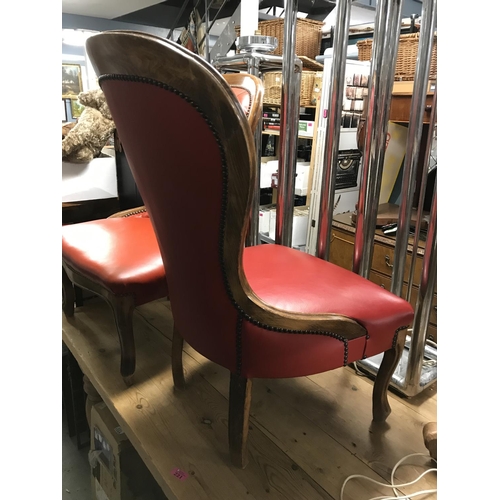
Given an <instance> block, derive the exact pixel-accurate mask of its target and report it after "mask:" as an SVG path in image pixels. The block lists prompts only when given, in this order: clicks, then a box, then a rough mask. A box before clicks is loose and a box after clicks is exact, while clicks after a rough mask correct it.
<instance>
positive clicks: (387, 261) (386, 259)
mask: <svg viewBox="0 0 500 500" xmlns="http://www.w3.org/2000/svg"><path fill="white" fill-rule="evenodd" d="M385 265H386V266H387V267H394V264H391V262H390V260H389V256H388V255H386V256H385Z"/></svg>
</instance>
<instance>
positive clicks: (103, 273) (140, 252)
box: [62, 35, 263, 384]
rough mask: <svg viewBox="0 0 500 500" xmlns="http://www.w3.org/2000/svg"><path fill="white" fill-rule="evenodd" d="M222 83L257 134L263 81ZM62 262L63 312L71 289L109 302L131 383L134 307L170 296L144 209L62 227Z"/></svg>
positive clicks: (232, 77)
mask: <svg viewBox="0 0 500 500" xmlns="http://www.w3.org/2000/svg"><path fill="white" fill-rule="evenodd" d="M144 36H148V35H144ZM149 36H150V37H151V38H152V39H156V38H157V37H154V36H152V35H149ZM224 79H225V81H226V82H227V83H228V84H229V86H230V88H231V90H232V92H233V94H234V95H235V97H236V99H237V100H238V102H239V103H240V105H241V107H242V110H243V112H244V113H245V115H246V117H247V119H248V122H249V124H250V127H251V128H252V130H255V127H256V126H257V123H258V121H259V118H260V115H261V111H262V96H263V87H262V82H261V81H260V80H259V79H258V78H256V77H254V76H251V75H247V74H228V75H224ZM186 133H189V131H186ZM62 264H63V292H64V300H63V310H64V312H65V314H66V315H67V316H72V315H73V314H74V301H75V297H74V289H73V285H77V286H79V287H81V288H85V289H87V290H90V291H92V292H94V293H96V294H97V295H99V296H101V297H103V298H104V299H105V300H106V301H107V302H108V304H109V305H110V307H111V310H112V312H113V315H114V318H115V324H116V328H117V331H118V336H119V339H120V346H121V366H120V372H121V375H122V377H123V379H124V380H125V382H126V383H127V384H131V383H132V375H133V373H134V371H135V343H134V333H133V324H132V320H133V313H134V309H135V307H137V306H140V305H142V304H146V303H148V302H151V301H153V300H157V299H160V298H163V297H168V286H167V281H166V279H165V268H164V265H163V261H162V258H161V254H160V249H159V247H158V243H157V240H156V236H155V233H154V230H153V226H152V225H151V221H150V219H149V216H148V214H147V212H146V209H145V207H138V208H135V209H132V210H125V211H123V212H120V213H118V214H115V215H113V216H111V217H110V218H108V219H102V220H95V221H90V222H84V223H80V224H74V225H69V226H64V227H63V229H62Z"/></svg>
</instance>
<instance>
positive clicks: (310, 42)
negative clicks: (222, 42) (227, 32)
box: [235, 17, 325, 59]
mask: <svg viewBox="0 0 500 500" xmlns="http://www.w3.org/2000/svg"><path fill="white" fill-rule="evenodd" d="M324 24H325V23H323V22H321V21H315V20H313V19H301V18H298V19H297V30H296V31H297V38H296V42H295V53H296V54H297V55H299V56H306V57H310V58H311V59H314V58H315V57H316V56H317V55H319V53H320V50H321V28H323V26H324ZM284 27H285V19H284V18H282V17H281V18H279V19H271V20H269V21H261V22H260V23H259V32H260V34H261V35H262V36H274V37H276V38H277V39H278V47H277V48H276V50H275V51H274V52H273V54H276V55H278V56H282V55H283V32H284ZM235 32H236V36H237V37H238V36H240V27H239V26H236V27H235Z"/></svg>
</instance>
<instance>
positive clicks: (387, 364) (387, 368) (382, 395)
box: [372, 329, 406, 422]
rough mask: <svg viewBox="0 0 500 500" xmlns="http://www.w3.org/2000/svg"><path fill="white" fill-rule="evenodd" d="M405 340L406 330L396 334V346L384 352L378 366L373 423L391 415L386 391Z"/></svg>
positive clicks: (373, 402)
mask: <svg viewBox="0 0 500 500" xmlns="http://www.w3.org/2000/svg"><path fill="white" fill-rule="evenodd" d="M405 339H406V329H405V330H402V331H400V332H399V333H398V337H397V340H396V345H395V346H394V347H393V348H392V349H389V350H388V351H385V353H384V357H383V358H382V363H381V364H380V367H379V370H378V373H377V376H376V378H375V383H374V386H373V395H372V412H373V421H374V422H385V421H386V419H387V417H388V416H389V415H390V413H391V407H390V405H389V399H388V397H387V396H388V395H387V391H388V389H389V383H390V381H391V377H392V374H393V373H394V370H395V369H396V367H397V365H398V363H399V359H400V358H401V354H402V353H403V349H404V345H405Z"/></svg>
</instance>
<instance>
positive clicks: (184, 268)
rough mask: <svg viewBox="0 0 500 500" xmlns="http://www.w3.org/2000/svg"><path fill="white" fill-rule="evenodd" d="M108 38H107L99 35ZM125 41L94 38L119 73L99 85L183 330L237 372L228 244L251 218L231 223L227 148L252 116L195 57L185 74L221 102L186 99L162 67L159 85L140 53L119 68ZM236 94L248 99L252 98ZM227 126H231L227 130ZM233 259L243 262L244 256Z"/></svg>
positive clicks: (100, 61)
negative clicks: (225, 245)
mask: <svg viewBox="0 0 500 500" xmlns="http://www.w3.org/2000/svg"><path fill="white" fill-rule="evenodd" d="M103 35H106V34H100V35H96V37H94V38H96V39H97V38H99V37H103ZM122 36H124V35H123V34H115V37H122ZM115 42H116V43H115ZM121 42H122V40H121V39H119V40H118V42H117V40H116V39H113V40H112V41H111V42H108V41H107V40H106V39H105V37H104V38H103V39H102V40H100V41H98V40H95V43H94V42H92V39H90V40H89V43H90V47H89V43H88V44H87V48H88V49H90V50H89V53H90V57H91V60H92V62H93V64H94V66H97V70H98V73H100V74H101V75H102V74H103V73H114V74H113V75H108V76H102V77H101V79H100V84H101V87H102V89H103V91H104V94H105V96H106V100H107V103H108V106H109V108H110V110H111V114H112V116H113V119H114V121H115V124H116V128H117V131H118V133H119V136H120V140H121V142H122V145H123V147H124V150H125V153H126V155H127V159H128V161H129V164H130V167H131V170H132V173H133V175H134V178H135V181H136V183H137V186H138V188H139V191H140V193H141V195H142V197H143V199H144V202H145V205H146V208H147V211H148V213H149V214H150V217H151V220H152V224H153V226H154V229H155V231H156V234H157V238H158V242H159V246H160V249H161V252H162V257H163V260H164V262H165V269H166V277H167V282H168V284H169V293H170V299H171V305H172V311H173V315H174V318H175V322H176V326H177V327H178V328H179V331H180V332H181V334H182V335H183V336H184V338H185V339H186V340H187V341H188V342H189V343H190V344H191V345H193V347H195V349H197V350H198V351H199V352H201V353H203V354H204V355H206V356H207V357H209V358H210V359H212V360H214V361H215V362H219V363H220V364H222V365H224V366H226V367H228V368H229V369H234V367H235V362H236V361H235V357H236V345H235V342H236V340H235V331H236V325H237V310H236V308H235V307H234V304H233V303H232V302H231V297H230V295H231V290H230V286H229V285H228V282H227V279H226V277H225V266H224V265H223V248H222V246H223V243H224V240H225V238H227V237H228V233H227V232H228V231H229V230H231V231H232V232H233V233H232V234H235V233H236V236H235V237H236V239H238V238H239V239H241V240H242V235H243V234H244V233H245V227H244V225H245V220H244V219H243V218H241V217H240V219H239V220H237V221H236V222H237V224H234V220H233V224H231V228H229V226H227V225H226V219H227V218H228V217H229V218H231V217H232V214H230V215H229V216H228V214H227V213H226V211H225V208H226V198H227V196H228V185H227V184H228V175H227V156H228V155H229V156H232V155H233V156H234V155H235V153H234V152H231V151H230V150H229V149H228V146H227V144H228V139H229V137H227V136H228V135H231V136H233V139H234V140H235V141H236V143H241V137H240V136H241V135H242V131H241V130H242V129H244V132H245V134H246V135H247V136H248V134H249V130H248V129H246V128H245V127H248V123H247V120H246V119H245V116H244V114H243V112H242V111H241V107H240V105H239V104H238V103H237V101H236V99H235V97H234V95H233V93H232V92H231V90H230V89H229V87H227V88H225V87H224V85H225V83H224V81H223V80H222V78H221V77H220V76H219V77H218V78H219V80H221V81H222V83H219V82H218V81H217V82H216V84H215V85H214V84H213V81H212V80H211V79H213V78H214V76H211V75H210V73H209V71H206V70H203V71H199V70H200V68H199V67H198V66H197V65H198V63H197V62H196V60H194V61H193V56H192V55H191V57H190V58H187V59H186V61H185V63H186V65H185V67H184V68H183V70H184V72H185V73H186V74H188V75H189V74H190V71H191V70H192V71H198V73H197V74H196V77H195V78H196V81H197V85H198V86H199V87H200V88H202V89H203V90H204V91H205V92H206V89H207V87H206V85H204V80H203V78H206V79H207V82H212V83H211V86H210V95H209V96H207V98H208V99H209V100H210V101H211V102H212V101H213V102H215V103H217V104H216V105H213V104H210V103H209V104H205V103H200V102H199V100H200V99H201V98H200V96H191V95H187V94H185V92H186V89H185V88H182V89H179V88H178V87H176V86H174V85H175V84H176V82H178V80H176V79H175V78H173V81H172V82H170V81H169V79H168V73H167V74H165V72H166V70H165V69H164V68H162V69H161V70H160V73H161V72H162V71H163V74H162V75H160V76H162V79H161V80H157V79H155V78H150V75H151V74H152V73H153V71H152V70H151V68H148V67H146V69H145V70H144V63H143V60H144V57H139V56H138V57H137V60H136V61H135V58H134V55H133V54H132V55H129V57H130V58H129V59H128V60H127V61H125V62H124V63H123V64H122V65H121V66H120V64H118V63H116V62H115V61H116V54H115V55H114V52H115V51H116V53H119V51H120V49H122V50H124V49H125V48H124V46H123V45H121ZM113 43H115V45H116V47H115V46H113ZM126 43H127V40H125V45H126ZM148 43H153V41H151V40H139V45H140V48H139V49H140V50H139V51H141V50H146V49H147V45H148ZM144 44H146V49H144ZM141 47H142V48H141ZM156 49H158V47H156ZM159 49H160V51H162V50H163V51H165V58H164V61H165V65H166V66H167V67H168V55H169V50H168V49H169V47H167V46H165V45H164V44H163V46H161V47H159ZM127 52H129V51H127ZM178 52H179V51H178V50H177V55H178ZM96 61H97V63H96ZM117 70H118V71H117ZM124 73H128V74H125V75H124ZM171 83H173V84H174V85H171ZM221 86H222V87H221ZM245 94H246V96H245ZM239 95H240V96H241V98H242V101H243V103H245V100H247V99H248V92H246V91H244V92H242V93H240V94H239ZM211 107H212V108H211ZM208 108H211V109H208ZM236 108H238V109H236ZM205 109H208V113H205ZM216 109H219V113H222V114H224V120H221V121H219V123H218V124H214V123H213V122H212V119H215V120H216V121H217V120H220V117H218V116H217V115H216V112H215V110H216ZM209 115H211V116H209ZM226 123H227V127H228V128H227V130H223V129H224V126H225V124H226ZM221 135H222V136H223V139H224V140H221ZM229 142H230V141H229ZM245 153H246V160H245V154H243V156H242V162H243V167H244V168H243V169H242V171H241V179H240V180H241V186H240V185H239V184H240V183H239V182H238V187H237V188H235V187H234V186H233V188H234V189H235V191H234V193H237V196H238V198H240V201H241V203H242V213H244V212H246V211H247V208H248V203H249V200H250V195H249V190H250V187H249V186H250V185H252V182H253V181H252V175H251V169H250V166H249V165H248V157H249V153H248V151H246V152H245ZM236 155H237V154H236ZM245 161H246V162H247V163H246V169H245ZM234 232H235V233H234ZM242 247H243V243H241V248H242ZM240 257H241V252H240ZM224 258H227V255H226V256H225V257H224ZM231 258H232V259H236V260H237V259H238V253H235V254H234V255H233V256H232V257H231ZM237 266H238V264H237V263H234V267H235V268H237Z"/></svg>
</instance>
